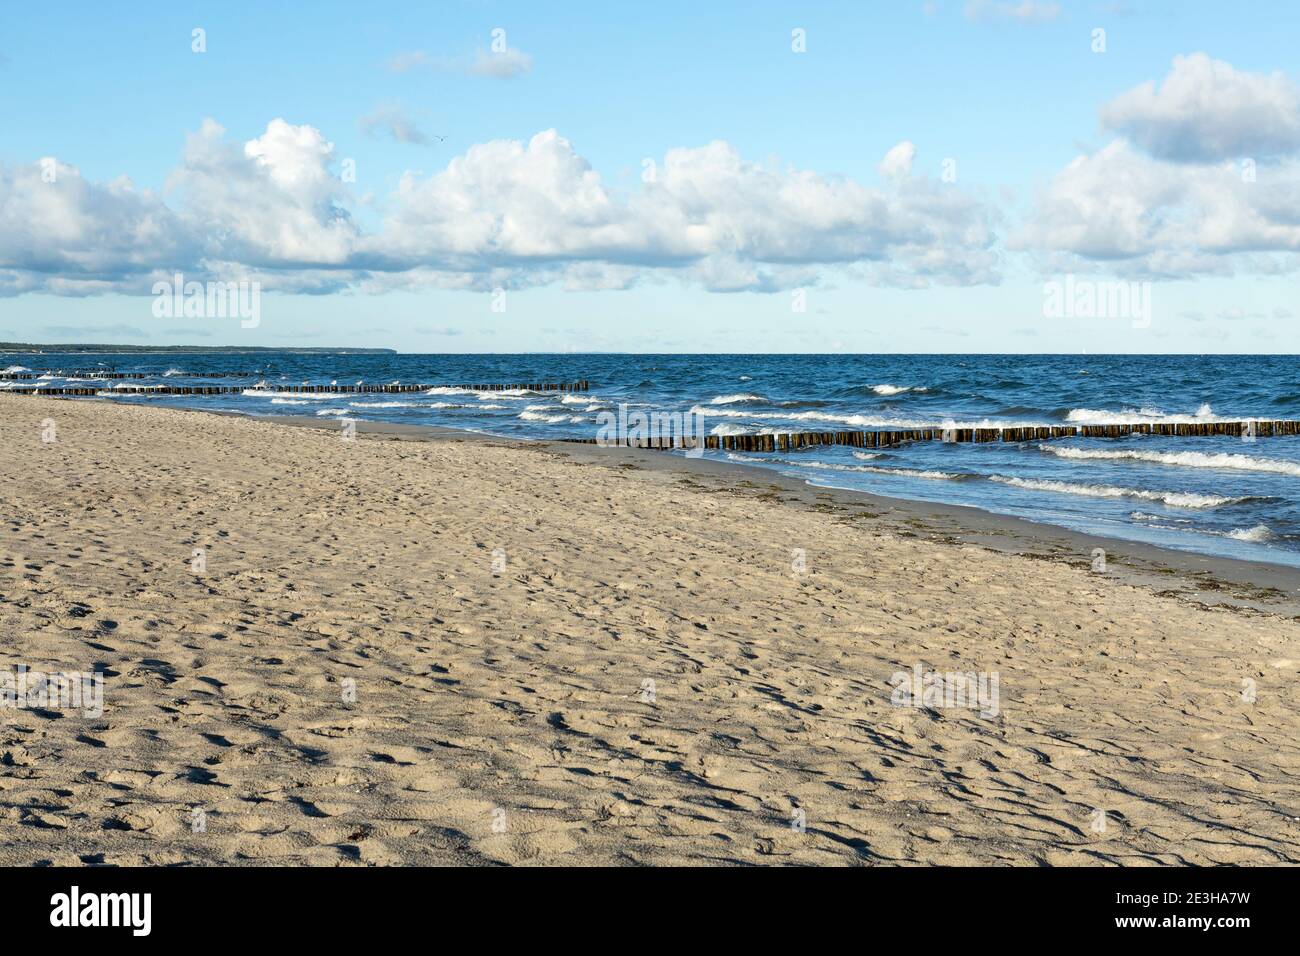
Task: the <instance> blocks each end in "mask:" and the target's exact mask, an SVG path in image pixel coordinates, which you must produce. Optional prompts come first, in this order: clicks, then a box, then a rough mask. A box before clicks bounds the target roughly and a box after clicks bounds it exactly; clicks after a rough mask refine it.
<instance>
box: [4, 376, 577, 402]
mask: <svg viewBox="0 0 1300 956" xmlns="http://www.w3.org/2000/svg"><path fill="white" fill-rule="evenodd" d="M434 388H451V389H462V390H464V391H472V392H509V391H529V392H585V391H587V380H586V379H583V380H582V381H578V382H539V383H534V384H532V385H417V384H405V385H404V384H402V383H400V382H393V383H390V384H388V385H378V384H376V385H365V384H360V385H266V386H254V387H252V388H250V387H248V386H246V385H125V386H117V387H116V388H113V389H111V391H112V393H113V394H115V395H232V394H236V393H238V394H242V393H244V392H268V393H280V392H288V393H292V394H329V395H361V394H367V393H374V392H383V393H395V392H401V393H406V392H427V391H429V390H430V389H434ZM101 391H104V390H103V389H100V388H96V387H94V386H88V385H58V386H51V387H48V388H47V387H44V386H40V385H37V386H34V387H31V388H28V387H26V386H20V387H18V388H6V389H0V395H43V396H53V397H56V398H57V397H60V396H74V395H98V394H99V393H100V392H101Z"/></svg>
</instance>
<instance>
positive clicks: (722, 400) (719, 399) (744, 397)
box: [709, 392, 767, 405]
mask: <svg viewBox="0 0 1300 956" xmlns="http://www.w3.org/2000/svg"><path fill="white" fill-rule="evenodd" d="M765 401H767V398H766V397H764V396H762V395H752V394H750V393H749V392H737V393H736V394H735V395H716V396H714V397H713V398H711V399H709V404H710V405H735V404H736V403H737V402H765Z"/></svg>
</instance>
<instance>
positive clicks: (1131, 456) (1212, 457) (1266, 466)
mask: <svg viewBox="0 0 1300 956" xmlns="http://www.w3.org/2000/svg"><path fill="white" fill-rule="evenodd" d="M1038 447H1039V449H1040V450H1042V451H1045V452H1050V453H1051V454H1053V455H1056V456H1057V457H1058V458H1073V459H1080V460H1087V459H1098V460H1112V461H1149V462H1152V463H1153V464H1158V465H1177V466H1180V467H1183V468H1228V469H1232V470H1234V471H1266V472H1272V473H1275V474H1279V475H1295V476H1296V477H1300V462H1295V461H1281V460H1279V459H1276V458H1253V457H1251V456H1250V455H1237V454H1232V453H1229V452H1218V453H1214V454H1209V453H1206V452H1200V451H1179V452H1159V451H1130V450H1109V449H1107V450H1101V449H1093V448H1071V447H1068V446H1056V445H1039V446H1038Z"/></svg>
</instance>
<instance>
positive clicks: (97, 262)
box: [0, 119, 998, 294]
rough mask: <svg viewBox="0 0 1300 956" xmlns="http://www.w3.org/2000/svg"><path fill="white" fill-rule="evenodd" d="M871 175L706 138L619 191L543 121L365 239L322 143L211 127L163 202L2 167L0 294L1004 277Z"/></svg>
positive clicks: (945, 225) (972, 213) (907, 160)
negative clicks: (203, 285) (796, 164)
mask: <svg viewBox="0 0 1300 956" xmlns="http://www.w3.org/2000/svg"><path fill="white" fill-rule="evenodd" d="M914 155H915V147H914V146H912V145H911V144H910V143H906V142H905V143H902V144H900V145H899V146H897V147H895V148H894V149H893V150H891V151H890V152H889V154H888V155H887V156H886V157H885V159H884V160H883V162H882V167H883V168H887V169H889V170H891V171H892V172H893V173H895V174H896V175H894V176H893V178H891V179H890V180H889V182H888V185H887V187H886V188H884V189H873V188H869V187H866V186H863V185H861V184H859V183H857V182H854V181H853V180H850V179H846V178H843V177H837V176H827V175H823V174H820V173H816V172H812V171H807V170H795V169H786V170H774V169H770V168H766V167H764V166H761V165H758V164H755V163H750V162H746V161H745V160H743V159H742V158H741V157H740V155H739V154H738V153H737V151H736V150H735V148H734V147H732V146H730V145H729V144H727V143H725V142H721V141H718V142H713V143H710V144H708V145H705V146H701V147H694V148H679V149H673V150H670V151H669V152H668V153H667V154H666V155H665V156H664V157H663V160H662V163H661V164H660V166H659V168H658V175H657V176H656V177H655V179H654V181H653V182H649V183H644V184H642V185H641V188H639V189H637V190H634V191H633V192H631V193H630V194H626V195H625V194H623V193H622V192H620V191H618V190H615V189H612V188H611V187H610V186H608V185H607V184H606V183H605V182H604V180H603V179H602V178H601V176H600V174H599V173H598V172H596V171H595V170H594V169H592V168H591V165H590V164H589V163H588V162H587V160H586V159H584V158H583V157H582V156H581V155H580V154H579V153H578V152H577V151H576V150H575V149H574V147H573V145H572V144H571V143H570V142H569V141H568V140H566V139H564V138H563V137H562V136H560V135H559V134H558V133H556V132H555V131H554V130H547V131H545V132H542V133H538V134H537V135H536V136H534V137H533V138H532V139H531V140H529V141H528V142H526V143H525V142H522V141H518V140H496V141H492V142H488V143H481V144H478V145H476V146H472V147H471V148H470V149H469V150H468V151H466V152H465V153H464V154H462V155H460V156H458V157H456V158H455V159H453V160H452V161H451V162H450V163H449V164H448V165H447V166H446V167H445V168H444V169H442V170H441V171H439V172H436V173H434V174H433V175H431V176H417V175H415V174H412V173H407V174H405V175H404V176H402V178H401V180H400V184H399V187H398V189H397V191H396V192H395V193H394V194H393V195H391V196H390V197H388V198H387V199H386V200H381V201H380V202H379V208H380V209H381V210H382V211H383V217H382V223H381V226H380V228H379V229H378V230H377V231H374V232H372V233H368V234H367V233H363V232H362V230H361V229H360V228H359V225H358V223H357V222H356V220H355V219H354V218H353V216H352V215H351V213H350V211H349V209H350V207H351V206H353V205H354V204H355V202H356V200H355V199H354V198H353V197H352V196H351V194H350V193H349V191H348V189H347V187H346V186H345V184H344V183H342V182H341V181H340V179H339V178H338V176H337V175H335V172H334V169H333V166H334V159H335V156H334V146H333V144H332V143H330V142H328V141H327V140H326V139H325V137H324V136H323V135H322V134H321V132H320V131H319V130H317V129H315V128H313V127H311V126H295V125H293V124H290V123H288V122H286V121H285V120H283V119H276V120H272V121H271V122H270V123H269V124H268V125H267V128H266V131H265V132H264V133H263V134H262V135H261V136H258V137H256V138H254V139H252V140H249V141H248V142H246V143H244V144H242V145H241V144H238V143H231V142H228V141H227V140H226V138H225V133H224V130H222V128H221V127H220V126H218V125H217V124H216V123H215V122H212V121H211V120H209V121H205V122H204V124H203V125H202V128H201V129H200V130H199V131H198V132H197V133H194V134H193V135H191V136H190V137H189V138H188V140H187V142H186V145H185V149H184V152H183V155H182V159H181V162H180V165H179V166H178V167H177V168H176V169H175V170H174V171H173V173H172V174H171V176H170V177H169V178H168V180H167V189H166V193H165V195H166V197H167V203H166V204H165V203H164V202H163V200H162V199H161V198H160V197H158V196H156V195H154V194H152V193H149V192H148V191H140V190H136V189H135V188H134V187H132V186H131V184H130V182H129V181H127V180H125V179H122V180H117V181H115V182H112V183H108V184H96V183H91V182H88V181H86V180H84V179H82V178H81V176H80V175H79V174H78V173H77V171H76V170H75V169H73V168H72V167H59V173H58V176H57V181H56V183H55V184H53V185H51V184H47V183H43V182H41V181H40V166H39V164H33V165H32V166H28V167H16V168H13V169H0V292H8V293H10V294H14V293H18V292H23V291H32V290H36V289H45V290H48V291H58V292H75V293H77V294H95V293H99V292H106V291H114V290H118V291H136V292H139V291H142V290H147V289H148V288H149V286H150V285H151V283H152V280H153V279H154V278H158V277H168V278H170V276H171V274H172V273H173V272H177V271H179V272H184V273H186V275H187V278H194V279H202V278H203V277H204V276H205V275H206V276H209V277H215V278H220V279H223V280H227V281H229V280H235V279H250V280H251V279H256V280H258V281H260V282H262V283H263V286H264V287H265V288H267V289H268V290H269V289H280V290H285V291H295V292H329V291H335V290H337V289H341V288H346V287H355V288H360V289H363V290H366V291H385V290H388V289H393V288H399V287H415V288H418V287H422V286H430V285H433V286H440V287H444V288H474V289H481V288H492V287H495V286H498V285H500V286H504V287H507V288H521V287H525V286H529V285H537V284H546V283H552V282H558V283H562V284H563V285H564V286H565V287H567V288H583V289H613V288H629V287H631V286H633V285H635V284H637V283H639V282H643V281H662V280H663V279H666V278H669V277H676V278H678V279H680V280H681V281H684V282H687V283H698V284H701V285H703V286H704V287H706V288H709V289H715V290H718V291H737V290H741V289H748V290H757V291H772V290H776V289H781V288H788V287H791V286H793V285H807V284H813V283H816V282H817V281H819V279H820V278H821V277H822V275H823V274H824V273H825V272H826V271H827V270H836V269H839V270H848V271H854V272H855V273H856V274H859V275H862V276H865V277H866V278H868V279H870V280H871V281H876V282H880V283H888V284H893V285H901V286H916V285H925V284H928V283H930V282H940V283H958V284H967V283H983V282H996V281H998V273H997V265H998V262H997V254H996V252H995V251H994V248H993V245H994V234H993V222H994V220H995V218H996V217H995V214H994V212H993V210H992V209H991V208H990V207H988V206H986V205H985V204H984V203H982V202H980V201H978V200H977V199H975V198H973V197H971V196H970V195H968V194H966V193H963V192H961V191H959V190H957V189H956V188H954V187H951V186H940V185H939V184H937V183H935V182H933V181H930V180H928V179H926V178H924V177H918V178H913V177H910V176H908V175H906V172H907V171H908V169H909V168H910V165H911V158H912V156H914Z"/></svg>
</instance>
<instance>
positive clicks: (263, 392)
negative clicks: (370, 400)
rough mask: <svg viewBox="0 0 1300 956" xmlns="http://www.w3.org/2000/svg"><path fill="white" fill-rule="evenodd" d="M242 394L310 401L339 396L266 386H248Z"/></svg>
mask: <svg viewBox="0 0 1300 956" xmlns="http://www.w3.org/2000/svg"><path fill="white" fill-rule="evenodd" d="M240 394H241V395H247V396H249V397H250V398H296V399H299V400H301V401H308V402H332V401H334V399H336V398H338V396H337V395H332V394H314V393H312V392H275V391H272V390H270V389H266V388H246V389H244V390H243V392H241V393H240Z"/></svg>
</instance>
